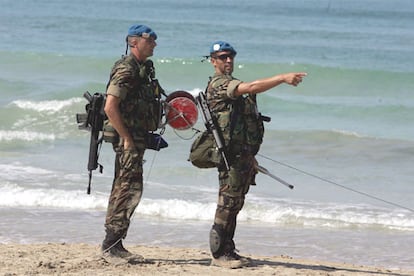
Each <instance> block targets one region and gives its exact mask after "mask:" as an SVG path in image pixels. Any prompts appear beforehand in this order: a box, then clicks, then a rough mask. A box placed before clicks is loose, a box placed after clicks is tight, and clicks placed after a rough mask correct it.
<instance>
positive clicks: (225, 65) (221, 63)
mask: <svg viewBox="0 0 414 276" xmlns="http://www.w3.org/2000/svg"><path fill="white" fill-rule="evenodd" d="M211 63H212V64H213V66H214V68H215V70H216V72H217V73H221V74H231V73H233V67H234V54H233V53H232V52H228V51H223V52H217V53H215V54H214V55H212V57H211Z"/></svg>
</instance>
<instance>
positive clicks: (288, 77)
mask: <svg viewBox="0 0 414 276" xmlns="http://www.w3.org/2000/svg"><path fill="white" fill-rule="evenodd" d="M306 75H307V73H305V72H300V73H287V74H285V83H287V84H290V85H293V86H298V84H299V83H301V82H302V79H303V78H304V77H305V76H306Z"/></svg>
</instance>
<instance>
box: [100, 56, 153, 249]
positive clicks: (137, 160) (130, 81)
mask: <svg viewBox="0 0 414 276" xmlns="http://www.w3.org/2000/svg"><path fill="white" fill-rule="evenodd" d="M153 74H154V71H153V67H152V62H151V61H147V62H146V63H144V64H140V63H139V62H138V61H137V60H136V58H135V57H134V56H133V55H129V56H126V57H123V58H122V59H120V60H119V61H117V62H116V63H115V65H114V66H113V68H112V71H111V76H110V80H109V83H108V87H107V94H110V95H113V96H116V97H118V98H119V99H120V104H119V109H120V113H121V115H122V118H123V122H124V124H125V126H126V127H127V129H128V131H129V133H130V134H131V135H132V137H133V139H134V146H135V149H134V150H130V149H128V150H124V147H123V140H122V139H119V141H118V142H114V143H113V146H114V150H115V153H116V156H115V176H114V181H113V185H112V191H111V195H110V198H109V203H108V209H107V214H106V220H105V227H106V232H107V238H106V240H105V241H104V247H105V246H110V245H111V243H115V242H117V241H119V240H120V239H121V238H125V236H126V234H127V231H128V227H129V224H130V219H131V216H132V214H133V212H134V210H135V208H136V207H137V206H138V204H139V202H140V199H141V196H142V190H143V177H142V173H143V169H142V164H143V156H144V151H145V148H146V145H145V135H146V133H148V131H153V130H156V129H157V128H158V124H159V120H160V110H161V109H160V108H161V106H160V102H159V93H160V92H161V87H159V85H158V83H157V82H154V81H153V80H152V79H153V77H154V76H153Z"/></svg>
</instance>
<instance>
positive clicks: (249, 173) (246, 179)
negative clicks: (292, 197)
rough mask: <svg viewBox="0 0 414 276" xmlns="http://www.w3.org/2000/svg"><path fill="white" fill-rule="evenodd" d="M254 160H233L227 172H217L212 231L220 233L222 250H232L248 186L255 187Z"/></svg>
mask: <svg viewBox="0 0 414 276" xmlns="http://www.w3.org/2000/svg"><path fill="white" fill-rule="evenodd" d="M255 164H256V159H255V157H254V155H249V154H246V155H241V156H240V157H238V158H235V161H234V162H233V163H232V165H231V166H230V170H229V171H219V183H220V189H219V195H218V203H217V208H216V213H215V217H214V225H213V228H214V229H219V232H220V233H221V234H220V236H221V238H220V239H221V241H222V250H224V251H232V250H234V242H233V237H234V232H235V230H236V220H237V215H238V213H239V212H240V210H241V209H242V208H243V205H244V199H245V195H246V194H247V192H248V191H249V187H250V185H255V178H256V173H257V171H256V169H255Z"/></svg>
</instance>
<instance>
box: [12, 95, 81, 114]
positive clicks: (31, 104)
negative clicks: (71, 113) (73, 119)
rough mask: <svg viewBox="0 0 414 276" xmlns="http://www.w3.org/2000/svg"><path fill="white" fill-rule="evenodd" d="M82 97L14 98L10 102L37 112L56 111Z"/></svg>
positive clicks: (78, 100) (77, 101)
mask: <svg viewBox="0 0 414 276" xmlns="http://www.w3.org/2000/svg"><path fill="white" fill-rule="evenodd" d="M83 101H84V99H82V98H71V99H67V100H47V101H39V102H35V101H24V100H16V101H13V102H12V105H15V106H17V107H18V108H21V109H26V110H34V111H38V112H47V113H52V114H53V113H56V112H59V111H61V110H62V109H65V108H67V107H69V106H72V105H74V104H77V103H80V102H83Z"/></svg>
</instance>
